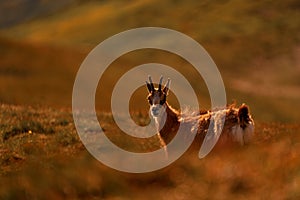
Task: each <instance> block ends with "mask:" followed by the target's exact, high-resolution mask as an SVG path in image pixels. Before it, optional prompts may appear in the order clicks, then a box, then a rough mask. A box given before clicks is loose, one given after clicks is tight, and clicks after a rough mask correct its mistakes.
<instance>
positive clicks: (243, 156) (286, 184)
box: [0, 0, 300, 199]
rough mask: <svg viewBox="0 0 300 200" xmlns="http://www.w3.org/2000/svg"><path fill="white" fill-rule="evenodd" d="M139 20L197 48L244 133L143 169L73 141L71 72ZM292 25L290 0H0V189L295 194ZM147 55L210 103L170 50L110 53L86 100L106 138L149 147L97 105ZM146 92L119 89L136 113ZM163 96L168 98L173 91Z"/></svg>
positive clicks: (298, 67) (11, 194)
mask: <svg viewBox="0 0 300 200" xmlns="http://www.w3.org/2000/svg"><path fill="white" fill-rule="evenodd" d="M145 26H157V27H165V28H169V29H174V30H176V31H180V32H182V33H185V34H186V35H188V36H190V37H192V38H193V39H194V40H196V41H198V42H199V43H200V44H201V45H202V46H203V47H204V48H205V49H206V50H207V52H208V53H209V54H210V56H211V57H212V58H213V60H214V61H215V63H216V64H217V66H218V68H219V71H220V72H221V75H222V77H223V80H224V84H225V87H226V92H227V100H228V103H231V102H236V103H237V104H238V105H239V104H241V103H243V102H245V103H247V104H248V105H249V106H250V108H251V112H252V114H253V116H254V119H255V122H256V129H255V138H254V141H253V143H251V144H250V145H247V146H243V147H241V146H234V145H232V146H225V148H219V149H218V148H214V150H213V151H212V152H211V153H210V154H209V156H207V157H205V158H204V159H201V160H199V158H198V157H197V155H196V154H197V153H198V152H194V153H195V154H188V153H187V155H186V156H183V157H182V158H180V159H179V160H177V161H176V162H175V163H173V164H172V165H170V166H168V167H166V168H164V169H162V170H159V171H156V172H153V173H148V174H127V173H121V172H118V171H115V170H113V169H110V168H108V167H107V166H105V165H103V164H101V163H100V162H98V161H97V160H96V159H94V158H93V157H92V156H91V155H90V154H89V153H88V152H87V151H86V150H85V148H84V146H83V145H82V143H81V141H80V139H79V138H78V135H77V132H76V129H75V127H74V123H73V118H72V111H71V103H72V88H73V83H74V80H75V77H76V73H77V71H78V69H79V67H80V65H81V63H82V62H83V60H84V59H85V57H86V56H87V55H88V53H89V52H90V51H91V50H92V49H93V48H94V47H96V46H97V45H98V44H99V43H100V42H101V41H104V40H105V39H107V38H108V37H110V36H112V35H114V34H117V33H120V32H122V31H125V30H128V29H132V28H138V27H145ZM299 30H300V1H299V0H285V1H271V0H261V1H246V0H201V1H197V0H186V1H179V0H165V1H161V0H132V1H121V0H114V1H108V0H98V1H96V0H61V1H53V0H9V1H6V0H0V136H1V137H0V199H98V198H102V199H299V197H300V192H299V191H300V159H299V158H300V152H299V149H300V142H299V141H300V134H299V130H300V125H299V119H300V113H299V110H300V104H299V100H300V34H299ZM174 43H176V41H174ZM148 62H156V63H162V64H165V65H169V66H171V67H173V68H175V69H176V70H178V71H180V73H182V74H183V75H184V76H185V77H186V78H187V79H188V80H190V82H191V84H192V85H193V87H194V89H195V90H196V91H197V92H198V99H199V102H200V105H202V106H203V108H209V107H210V97H209V94H208V91H207V88H206V86H205V84H204V82H203V81H202V79H201V77H199V76H197V75H196V73H195V71H193V69H192V66H191V65H190V64H189V63H187V62H186V61H185V60H183V59H181V58H180V57H178V56H176V55H174V54H171V53H168V52H164V51H159V50H153V49H144V50H137V51H133V52H129V53H127V54H125V55H122V56H121V57H120V58H118V59H116V60H115V62H113V63H112V64H111V65H110V66H109V68H108V69H107V70H106V71H105V76H104V78H101V80H100V84H99V85H98V90H97V94H96V104H97V105H96V106H97V109H98V114H99V119H100V120H99V121H101V126H102V125H103V126H102V127H103V129H104V130H105V132H106V134H107V135H108V136H109V137H110V139H111V141H112V142H115V143H116V144H118V145H119V146H120V147H122V148H123V147H124V148H128V149H129V150H132V149H133V150H132V151H134V150H136V152H140V151H138V150H145V149H146V150H148V151H149V149H150V150H151V149H153V147H152V146H153V144H152V143H151V140H147V142H145V141H143V142H141V141H138V142H137V141H136V140H132V138H131V140H129V139H128V138H126V137H120V134H122V133H120V130H118V128H117V127H116V126H114V125H115V124H114V121H113V118H112V116H111V114H109V113H107V112H106V111H109V110H110V95H109V94H111V92H112V89H113V87H114V85H115V83H116V81H117V80H118V79H119V78H120V77H121V76H122V74H124V73H126V72H127V71H128V70H129V69H131V68H133V67H134V66H137V65H140V64H144V63H148ZM146 78H147V77H145V80H146ZM158 78H159V77H153V79H155V80H157V79H158ZM199 80H200V81H199ZM172 81H176V80H172ZM171 89H172V88H171ZM146 95H147V90H146V88H145V87H140V88H139V89H138V90H136V92H135V93H134V94H133V96H132V98H131V99H130V110H131V111H132V112H136V113H137V115H135V116H133V118H134V120H136V121H137V122H141V124H143V123H144V124H145V121H147V119H145V115H139V114H141V112H145V113H147V110H148V105H147V102H146ZM100 97H101V98H100ZM169 101H170V103H171V104H172V105H174V106H175V107H176V106H177V101H176V98H175V96H174V94H172V93H171V95H170V97H169ZM102 111H105V112H102ZM123 136H124V134H123ZM152 142H153V141H152ZM154 142H157V141H156V140H155V141H154ZM154 142H153V143H154ZM151 147H152V148H151ZM101 148H102V147H101ZM104 149H105V148H104ZM189 155H191V156H189Z"/></svg>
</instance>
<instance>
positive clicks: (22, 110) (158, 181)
mask: <svg viewBox="0 0 300 200" xmlns="http://www.w3.org/2000/svg"><path fill="white" fill-rule="evenodd" d="M1 111H2V112H1V114H0V120H1V123H0V124H2V125H1V126H2V127H1V132H0V136H1V140H0V152H1V154H0V171H1V173H0V174H1V175H0V177H1V182H0V183H1V187H0V198H1V199H20V198H21V199H32V198H37V199H54V198H55V199H91V198H102V199H153V198H156V199H207V198H209V199H220V198H221V199H235V198H238V199H274V198H275V199H277V198H280V199H297V198H299V196H300V193H299V191H300V185H299V184H300V173H299V172H300V155H299V151H298V150H299V148H300V136H299V133H300V126H299V125H295V124H294V125H293V124H280V123H262V122H257V126H256V132H255V140H254V141H253V143H252V144H250V145H248V146H244V147H240V146H235V145H234V146H228V145H227V146H223V147H222V148H223V149H220V148H217V149H214V150H213V151H212V152H211V153H210V154H209V155H208V156H207V157H205V158H204V159H202V160H200V159H198V157H197V152H192V153H191V154H189V155H187V154H185V155H184V157H182V158H180V159H179V160H177V161H176V162H175V163H173V164H171V165H170V166H168V167H166V168H164V169H161V170H159V171H156V172H152V173H147V174H128V173H122V172H118V171H115V170H113V169H109V168H108V167H106V166H104V165H103V164H101V163H100V162H98V161H96V160H95V159H94V158H92V157H91V155H89V154H88V153H87V152H86V150H85V148H84V147H83V145H82V144H81V142H80V140H79V139H78V136H77V134H76V131H75V128H74V124H73V122H72V116H71V111H70V110H68V109H61V110H58V109H51V108H41V107H38V108H33V107H21V106H9V105H1ZM138 118H143V117H142V116H140V117H138ZM99 120H100V122H101V123H102V124H104V126H105V128H106V131H107V132H106V134H108V135H112V136H113V135H115V134H117V135H119V130H118V129H117V128H116V127H115V125H114V124H113V121H112V120H111V117H110V115H109V114H105V113H103V114H100V115H99ZM112 138H113V139H115V140H117V142H119V143H120V144H121V145H122V143H123V145H125V146H126V145H129V146H139V145H141V144H139V143H138V142H137V141H125V140H124V139H122V137H120V135H119V137H118V139H117V138H116V137H112Z"/></svg>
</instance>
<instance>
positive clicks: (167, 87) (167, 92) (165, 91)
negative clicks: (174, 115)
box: [163, 78, 171, 95]
mask: <svg viewBox="0 0 300 200" xmlns="http://www.w3.org/2000/svg"><path fill="white" fill-rule="evenodd" d="M170 82H171V80H170V79H169V78H168V81H167V83H166V85H165V87H164V89H163V92H164V93H165V94H166V95H168V94H169V89H170Z"/></svg>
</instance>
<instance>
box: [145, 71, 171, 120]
mask: <svg viewBox="0 0 300 200" xmlns="http://www.w3.org/2000/svg"><path fill="white" fill-rule="evenodd" d="M162 79H163V78H162V77H161V78H160V82H159V85H158V88H154V85H153V83H152V79H151V77H150V76H149V81H150V83H148V82H147V81H146V84H147V88H148V91H149V95H148V97H147V100H148V102H149V104H150V113H151V115H152V116H153V117H159V116H161V115H162V113H163V112H164V111H165V108H166V104H165V103H166V101H167V95H168V91H169V85H170V79H168V82H167V84H166V85H165V87H164V88H163V89H162V88H161V84H162Z"/></svg>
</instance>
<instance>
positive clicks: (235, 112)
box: [146, 76, 254, 147]
mask: <svg viewBox="0 0 300 200" xmlns="http://www.w3.org/2000/svg"><path fill="white" fill-rule="evenodd" d="M148 78H149V82H148V81H146V85H147V89H148V91H149V94H148V97H147V100H148V102H149V104H150V113H151V115H152V117H153V119H154V120H155V123H156V127H157V132H158V133H157V134H158V136H159V138H160V140H161V145H162V146H163V147H165V146H166V144H168V143H169V142H170V141H171V140H172V138H173V137H174V136H175V135H176V133H177V130H178V129H179V126H180V124H181V123H190V122H191V121H194V123H191V124H194V125H191V128H190V131H189V132H190V133H186V134H196V136H195V137H196V138H195V142H196V143H200V142H201V141H197V140H198V138H202V139H204V137H205V135H206V133H207V131H208V128H209V124H210V121H211V120H213V123H220V122H219V121H218V120H215V119H214V117H215V116H216V115H217V114H218V113H224V114H226V115H225V123H224V126H223V129H222V132H221V135H220V138H219V140H223V141H227V140H230V141H236V142H238V143H240V144H241V145H244V144H246V143H249V142H250V140H251V137H252V135H253V132H254V121H253V119H252V117H251V115H250V113H249V108H248V106H247V105H245V104H242V105H241V106H240V107H239V108H236V107H235V106H233V105H231V106H227V107H226V108H223V109H216V110H214V111H210V110H208V111H201V112H200V111H199V112H198V114H196V115H193V116H188V115H187V116H185V115H183V114H182V113H180V112H178V111H177V110H175V109H174V108H172V107H171V106H170V105H169V104H168V102H167V96H168V93H169V88H170V79H168V80H167V83H166V85H165V86H164V87H163V88H162V81H163V77H161V78H160V81H159V84H158V88H155V87H154V84H153V82H152V78H151V76H149V77H148ZM195 124H196V126H197V127H196V130H197V131H196V133H192V132H193V131H192V129H195ZM217 125H218V124H215V126H217Z"/></svg>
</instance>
